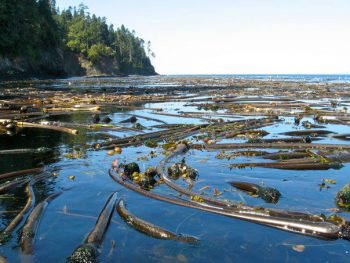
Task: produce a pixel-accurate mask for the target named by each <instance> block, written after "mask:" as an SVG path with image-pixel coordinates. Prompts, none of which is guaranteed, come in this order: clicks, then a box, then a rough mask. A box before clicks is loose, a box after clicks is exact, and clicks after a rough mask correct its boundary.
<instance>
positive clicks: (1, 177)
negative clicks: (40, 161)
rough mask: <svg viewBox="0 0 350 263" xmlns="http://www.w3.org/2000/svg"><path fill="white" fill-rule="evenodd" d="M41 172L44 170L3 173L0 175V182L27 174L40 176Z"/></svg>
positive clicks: (34, 169) (33, 169)
mask: <svg viewBox="0 0 350 263" xmlns="http://www.w3.org/2000/svg"><path fill="white" fill-rule="evenodd" d="M43 171H44V169H43V168H42V167H38V168H32V169H25V170H19V171H14V172H9V173H4V174H0V180H2V179H7V178H11V177H17V176H23V175H28V174H40V173H42V172H43Z"/></svg>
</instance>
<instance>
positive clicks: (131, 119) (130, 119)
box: [120, 116, 137, 123]
mask: <svg viewBox="0 0 350 263" xmlns="http://www.w3.org/2000/svg"><path fill="white" fill-rule="evenodd" d="M128 122H130V123H135V122H137V118H136V117H135V116H131V117H130V118H128V119H125V120H123V121H121V122H120V123H128Z"/></svg>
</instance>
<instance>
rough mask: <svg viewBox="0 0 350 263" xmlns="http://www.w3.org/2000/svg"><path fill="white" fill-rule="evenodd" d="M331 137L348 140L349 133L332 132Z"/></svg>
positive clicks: (349, 137) (349, 138) (349, 139)
mask: <svg viewBox="0 0 350 263" xmlns="http://www.w3.org/2000/svg"><path fill="white" fill-rule="evenodd" d="M332 137H333V138H335V139H338V140H342V141H350V133H344V134H334V135H333V136H332Z"/></svg>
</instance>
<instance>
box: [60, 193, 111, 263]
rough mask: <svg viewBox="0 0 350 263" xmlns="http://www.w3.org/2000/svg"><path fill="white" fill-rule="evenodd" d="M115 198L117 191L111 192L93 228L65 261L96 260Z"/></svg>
mask: <svg viewBox="0 0 350 263" xmlns="http://www.w3.org/2000/svg"><path fill="white" fill-rule="evenodd" d="M116 200H117V192H114V193H113V194H111V195H110V196H109V197H108V199H107V201H106V204H105V206H104V207H103V209H102V211H101V213H100V215H99V217H98V219H97V222H96V224H95V226H94V228H93V229H92V230H91V232H90V233H89V235H88V236H87V238H86V239H85V241H84V242H83V244H82V245H80V246H79V247H77V248H76V249H75V250H74V252H73V253H72V255H71V256H70V257H69V258H68V259H67V261H66V262H70V263H78V262H79V263H80V262H91V263H93V262H98V259H97V257H98V254H99V253H98V250H97V249H98V247H99V246H100V245H101V243H102V240H103V236H104V234H105V232H106V231H107V227H108V225H109V222H110V220H111V217H112V213H113V210H114V204H115V202H116Z"/></svg>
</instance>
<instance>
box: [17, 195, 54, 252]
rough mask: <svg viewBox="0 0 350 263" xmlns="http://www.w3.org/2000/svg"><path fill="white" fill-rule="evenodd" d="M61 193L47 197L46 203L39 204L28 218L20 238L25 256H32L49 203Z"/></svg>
mask: <svg viewBox="0 0 350 263" xmlns="http://www.w3.org/2000/svg"><path fill="white" fill-rule="evenodd" d="M60 194H61V193H60V192H59V193H54V194H52V195H50V196H49V197H47V198H46V199H45V200H44V201H42V202H40V203H39V204H37V205H36V206H35V207H34V209H33V211H32V212H31V213H30V215H29V216H28V218H27V221H26V223H25V225H24V227H23V229H22V234H21V238H20V246H21V252H22V254H24V255H32V254H33V252H34V239H35V233H36V230H37V227H38V224H39V221H40V218H41V215H42V214H43V213H44V211H45V209H46V207H47V206H48V204H49V202H50V201H51V200H53V199H55V198H56V197H57V196H59V195H60Z"/></svg>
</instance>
